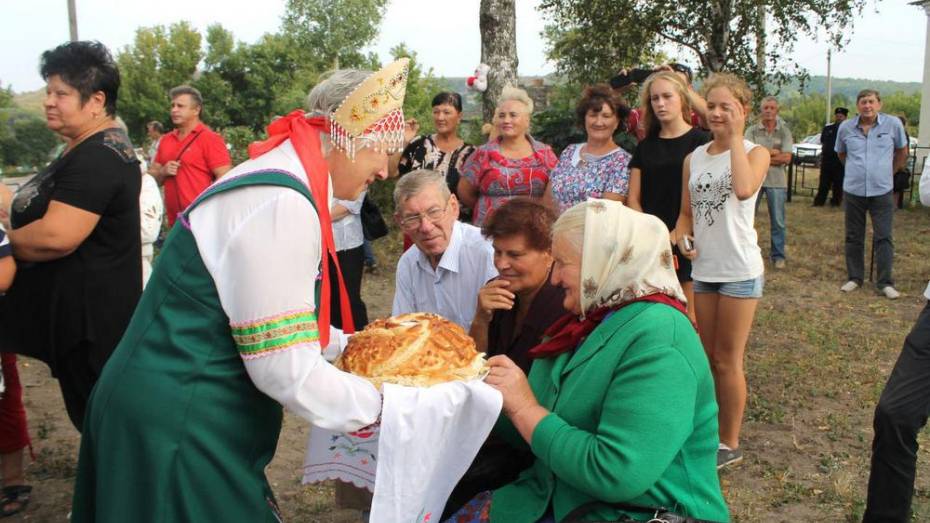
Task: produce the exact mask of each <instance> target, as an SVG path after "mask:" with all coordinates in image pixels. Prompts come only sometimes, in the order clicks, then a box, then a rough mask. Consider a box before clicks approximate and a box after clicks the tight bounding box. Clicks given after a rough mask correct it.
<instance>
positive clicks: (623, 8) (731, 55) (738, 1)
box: [540, 0, 865, 96]
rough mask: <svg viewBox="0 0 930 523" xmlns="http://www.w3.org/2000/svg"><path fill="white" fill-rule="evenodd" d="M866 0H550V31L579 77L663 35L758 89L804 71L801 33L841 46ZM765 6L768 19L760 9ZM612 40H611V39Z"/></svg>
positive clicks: (636, 57) (710, 68)
mask: <svg viewBox="0 0 930 523" xmlns="http://www.w3.org/2000/svg"><path fill="white" fill-rule="evenodd" d="M864 4H865V0H711V1H706V0H543V1H542V3H541V4H540V6H541V8H542V10H543V12H544V13H545V14H546V15H547V16H548V17H549V20H550V28H549V29H548V30H547V31H546V36H547V38H548V40H549V53H550V57H551V58H552V59H554V60H556V61H557V62H559V67H560V70H563V71H565V72H566V73H570V74H571V75H572V77H573V78H575V79H577V80H579V81H591V79H592V78H591V77H590V76H589V75H590V74H592V73H593V71H588V65H587V64H580V65H579V64H577V63H575V64H566V63H562V62H564V61H566V60H568V61H572V62H580V61H584V60H587V62H588V63H589V64H598V65H596V66H594V67H596V70H597V71H599V75H600V76H599V78H601V79H603V78H604V71H606V70H607V69H608V66H609V65H610V64H611V62H612V65H613V70H618V69H620V68H623V67H630V66H633V65H636V64H637V63H638V62H641V61H643V60H645V59H648V58H649V57H650V56H649V55H650V53H654V52H655V49H656V46H657V45H658V44H660V43H666V44H673V45H676V46H678V47H679V48H681V49H686V50H689V51H691V52H693V53H694V55H695V56H696V58H697V59H698V61H699V63H700V64H701V68H702V69H703V70H704V71H705V72H715V71H723V70H728V71H732V72H735V73H737V74H739V75H741V76H743V77H744V78H746V79H748V80H750V81H751V83H752V84H753V85H755V86H756V87H757V89H756V90H757V91H758V93H757V94H758V95H759V96H762V95H763V94H764V90H765V85H766V82H774V83H775V84H776V85H781V84H783V83H785V82H786V81H787V80H788V79H790V78H791V77H794V76H801V77H803V76H804V74H805V73H804V71H802V70H801V69H800V68H799V66H798V65H797V64H793V63H787V62H786V58H787V56H788V55H789V53H790V52H791V50H792V49H793V47H794V44H795V43H796V42H797V39H798V37H799V36H800V35H807V36H811V37H815V38H816V37H817V36H818V31H819V30H821V29H823V30H825V31H826V32H827V38H828V40H829V41H830V42H831V43H832V44H833V45H834V46H837V47H838V46H840V45H841V44H842V43H843V42H844V39H845V38H846V37H847V36H848V34H849V31H850V28H849V20H851V19H852V18H853V15H855V14H857V13H859V12H860V11H861V10H862V8H863V6H864ZM763 13H765V14H766V17H765V21H766V23H765V25H764V30H763V25H762V23H761V21H762V17H761V15H762V14H763ZM760 34H762V35H764V39H765V55H764V56H765V63H764V64H762V67H761V68H760V67H759V64H758V63H757V62H758V61H757V58H756V48H757V35H760ZM605 44H606V45H605Z"/></svg>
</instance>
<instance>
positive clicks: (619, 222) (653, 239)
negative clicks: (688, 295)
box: [581, 198, 686, 315]
mask: <svg viewBox="0 0 930 523" xmlns="http://www.w3.org/2000/svg"><path fill="white" fill-rule="evenodd" d="M582 205H585V206H586V209H585V227H584V245H583V247H582V253H581V310H582V311H584V312H589V311H592V310H595V309H598V308H601V307H612V306H615V305H619V304H622V303H625V302H628V301H632V300H635V299H637V298H642V297H643V296H648V295H650V294H656V293H661V294H665V295H667V296H670V297H672V298H675V299H677V300H680V301H681V302H682V303H685V302H686V299H685V294H684V292H683V291H682V290H681V285H680V284H679V283H678V277H677V276H676V275H675V266H674V258H673V257H672V248H671V245H670V244H669V239H668V228H666V227H665V224H664V223H663V222H662V220H660V219H658V218H656V217H655V216H652V215H650V214H644V213H641V212H637V211H634V210H633V209H630V208H629V207H627V206H625V205H623V204H622V203H620V202H616V201H613V200H599V199H594V198H590V199H588V201H587V202H585V203H584V204H582ZM583 314H584V313H582V315H583Z"/></svg>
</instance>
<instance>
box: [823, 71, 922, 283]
mask: <svg viewBox="0 0 930 523" xmlns="http://www.w3.org/2000/svg"><path fill="white" fill-rule="evenodd" d="M881 108H882V99H881V96H880V95H879V94H878V91H875V90H873V89H863V90H862V91H859V94H858V95H857V96H856V109H857V110H858V111H859V115H858V116H856V117H855V118H852V119H850V120H846V121H845V122H843V123H842V124H840V128H839V130H838V131H837V134H836V146H835V147H834V150H835V151H836V153H837V156H839V158H840V161H841V162H842V163H843V165H844V166H845V173H846V175H845V179H844V180H843V193H844V194H845V200H846V271H847V273H848V276H849V277H848V281H847V282H846V283H845V284H843V286H842V287H840V290H842V291H843V292H852V291H854V290H856V289H858V288H859V287H860V286H861V285H862V280H863V275H864V273H865V263H864V261H863V257H864V254H865V253H864V244H865V213H866V211H868V213H869V215H870V216H871V217H872V245H873V247H874V249H875V260H876V264H877V265H878V279H877V281H876V286H877V287H878V290H879V291H881V292H882V293H883V294H884V295H885V296H886V297H887V298H889V299H892V300H893V299H895V298H897V297H899V296H900V295H901V293H899V292H898V291H897V290H895V288H894V280H893V279H892V276H891V269H892V264H893V263H894V243H893V242H892V234H891V230H892V226H893V223H894V196H893V195H892V192H891V191H892V188H893V185H894V173H895V171H897V170H898V169H901V168H902V167H904V164H905V162H906V161H907V138H906V136H905V134H904V126H903V125H901V121H900V120H899V119H898V118H895V117H894V116H889V115H887V114H883V113H881V112H880V111H881Z"/></svg>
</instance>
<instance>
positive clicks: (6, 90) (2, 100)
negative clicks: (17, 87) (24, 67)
mask: <svg viewBox="0 0 930 523" xmlns="http://www.w3.org/2000/svg"><path fill="white" fill-rule="evenodd" d="M15 105H16V104H15V103H13V87H12V86H9V85H8V86H6V87H3V85H2V84H0V108H3V107H14V106H15Z"/></svg>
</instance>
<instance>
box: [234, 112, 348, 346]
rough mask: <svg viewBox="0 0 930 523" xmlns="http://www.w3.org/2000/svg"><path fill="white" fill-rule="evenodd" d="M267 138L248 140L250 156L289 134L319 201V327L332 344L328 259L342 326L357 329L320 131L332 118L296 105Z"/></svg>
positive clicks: (323, 339)
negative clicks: (333, 216)
mask: <svg viewBox="0 0 930 523" xmlns="http://www.w3.org/2000/svg"><path fill="white" fill-rule="evenodd" d="M267 131H268V139H267V140H265V141H261V142H253V143H251V144H249V158H257V157H259V156H261V155H263V154H265V153H267V152H268V151H270V150H272V149H274V148H275V147H277V146H279V145H281V144H282V143H283V142H284V141H285V140H287V139H288V138H290V140H291V145H292V146H294V150H295V151H296V152H297V157H298V158H300V163H301V165H303V168H304V172H305V173H307V180H309V182H310V193H311V194H312V195H313V200H314V201H315V202H316V211H317V215H318V216H319V218H320V236H321V237H322V240H323V248H322V251H323V259H322V263H321V264H320V266H321V270H322V271H323V281H322V282H321V283H322V289H321V290H320V303H318V304H317V307H318V308H319V315H318V316H317V329H318V330H319V332H320V346H321V347H326V346H327V345H329V329H330V326H329V317H330V307H331V304H330V303H329V296H330V289H329V285H330V282H329V263H327V261H332V263H333V265H334V266H335V267H336V276H337V279H338V283H339V306H340V311H341V312H342V330H343V332H345V333H346V334H351V333H353V332H355V324H354V323H353V321H352V308H351V306H350V305H349V294H348V293H347V292H346V286H345V281H343V279H342V269H341V268H340V267H339V260H338V259H337V258H336V242H335V241H334V240H333V222H332V219H331V218H330V215H329V166H327V165H326V159H324V158H323V152H322V143H321V142H320V133H321V132H328V131H329V121H328V120H327V119H326V118H324V117H322V116H316V117H313V118H307V117H306V115H305V114H304V112H303V111H301V110H299V109H296V110H294V111H291V112H290V114H288V115H287V116H284V117H282V118H278V119H277V120H275V121H273V122H271V123H270V124H269V125H268V127H267Z"/></svg>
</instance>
